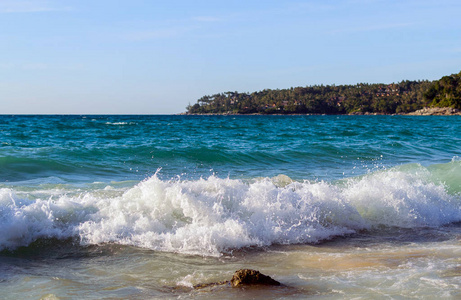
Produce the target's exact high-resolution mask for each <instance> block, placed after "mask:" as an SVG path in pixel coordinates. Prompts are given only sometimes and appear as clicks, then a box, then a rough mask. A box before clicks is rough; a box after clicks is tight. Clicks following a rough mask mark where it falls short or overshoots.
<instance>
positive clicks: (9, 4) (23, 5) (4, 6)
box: [0, 0, 71, 13]
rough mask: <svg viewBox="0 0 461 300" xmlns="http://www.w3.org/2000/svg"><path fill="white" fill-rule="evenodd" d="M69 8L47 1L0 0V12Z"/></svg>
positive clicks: (50, 10) (36, 11)
mask: <svg viewBox="0 0 461 300" xmlns="http://www.w3.org/2000/svg"><path fill="white" fill-rule="evenodd" d="M69 10H71V8H70V7H63V6H56V5H52V4H51V3H49V1H38V0H29V1H21V0H0V13H39V12H52V11H69Z"/></svg>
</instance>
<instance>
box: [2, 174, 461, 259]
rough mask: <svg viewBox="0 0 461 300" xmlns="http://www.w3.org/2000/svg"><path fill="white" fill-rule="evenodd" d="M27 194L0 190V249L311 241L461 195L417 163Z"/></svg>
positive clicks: (415, 215)
mask: <svg viewBox="0 0 461 300" xmlns="http://www.w3.org/2000/svg"><path fill="white" fill-rule="evenodd" d="M281 179H283V180H282V184H280V182H281ZM29 198H32V197H29ZM29 198H28V197H27V195H25V196H22V194H21V197H19V196H18V193H15V192H14V191H13V190H12V189H1V190H0V230H1V232H2V235H0V249H5V248H9V249H14V248H16V247H18V246H25V245H28V244H29V243H31V242H32V241H34V240H35V239H37V238H41V237H57V238H66V237H79V238H80V239H81V242H82V243H86V244H99V243H119V244H126V245H134V246H139V247H146V248H150V249H154V250H159V251H172V252H181V253H190V254H199V255H213V256H219V255H221V254H222V253H226V252H231V251H232V250H234V249H238V248H242V247H248V246H268V245H272V244H294V243H316V242H319V241H322V240H325V239H329V238H332V237H334V236H338V235H345V234H350V233H354V232H356V231H357V230H361V229H370V228H379V227H380V226H383V225H384V226H399V227H406V228H412V227H422V226H441V225H444V224H448V223H451V222H457V221H461V207H460V206H461V197H460V195H459V194H453V193H449V192H447V189H446V187H445V186H444V185H443V184H441V183H438V182H435V181H433V180H432V179H431V174H430V172H429V171H427V170H425V169H424V168H414V169H412V171H408V170H400V169H393V170H388V171H383V172H377V173H374V174H370V175H367V176H364V177H362V178H356V179H350V180H347V181H346V182H345V183H344V182H343V183H341V184H331V183H326V182H307V181H306V182H291V180H288V179H287V178H286V177H283V176H282V177H279V178H275V179H270V178H263V179H259V180H256V181H253V182H250V183H248V182H245V181H242V180H233V179H220V178H217V177H214V176H211V177H209V178H207V179H200V180H195V181H181V180H176V181H164V180H160V179H159V178H158V177H157V176H153V177H151V178H149V179H147V180H145V181H143V182H140V183H139V184H137V185H136V186H134V187H132V188H128V189H127V190H126V191H125V192H124V193H123V194H120V193H110V189H107V188H105V190H104V189H101V190H96V191H92V192H87V193H86V194H82V195H76V196H68V195H66V194H61V195H51V196H50V197H49V198H48V199H40V198H39V199H29Z"/></svg>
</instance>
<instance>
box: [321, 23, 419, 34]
mask: <svg viewBox="0 0 461 300" xmlns="http://www.w3.org/2000/svg"><path fill="white" fill-rule="evenodd" d="M413 25H414V23H391V24H377V25H369V26H361V27H349V28H341V29H338V30H333V31H331V32H330V33H354V32H370V31H381V30H387V29H395V28H403V27H410V26H413Z"/></svg>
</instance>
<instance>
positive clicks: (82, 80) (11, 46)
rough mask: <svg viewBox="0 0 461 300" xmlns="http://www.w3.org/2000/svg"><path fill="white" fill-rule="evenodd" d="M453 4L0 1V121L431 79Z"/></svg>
mask: <svg viewBox="0 0 461 300" xmlns="http://www.w3.org/2000/svg"><path fill="white" fill-rule="evenodd" d="M460 16H461V1H459V0H408V1H405V0H399V1H393V0H387V1H384V0H344V1H339V0H338V1H328V0H326V1H301V0H298V1H290V0H287V1H273V0H265V1H256V0H245V1H241V0H229V1H203V0H194V1H185V0H168V1H155V0H152V1H147V0H144V1H143V0H130V1H123V0H121V1H114V0H112V1H107V0H92V1H89V0H59V1H58V0H48V1H45V0H27V1H26V0H24V1H23V0H0V28H1V30H0V49H1V51H0V54H1V55H0V104H1V106H0V113H1V114H23V113H26V114H43V113H51V114H170V113H180V112H183V111H185V107H186V105H187V104H189V103H191V104H194V103H195V101H196V100H197V99H198V98H200V97H201V96H203V95H210V94H214V93H219V92H226V91H239V92H253V91H258V90H262V89H266V88H267V89H277V88H289V87H294V86H307V85H314V84H355V83H360V82H368V83H391V82H398V81H401V80H403V79H409V80H418V79H429V80H434V79H438V78H440V77H442V76H444V75H449V74H452V73H458V72H459V71H460V70H461V21H459V20H460Z"/></svg>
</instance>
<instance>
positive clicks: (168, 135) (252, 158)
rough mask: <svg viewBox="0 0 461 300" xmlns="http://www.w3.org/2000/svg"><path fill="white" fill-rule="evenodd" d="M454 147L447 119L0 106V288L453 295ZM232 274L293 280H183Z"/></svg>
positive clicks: (11, 295)
mask: <svg viewBox="0 0 461 300" xmlns="http://www.w3.org/2000/svg"><path fill="white" fill-rule="evenodd" d="M460 156H461V118H459V117H457V116H447V117H442V116H440V117H438V116H437V117H435V116H434V117H421V116H416V117H409V116H0V232H1V235H0V295H1V296H2V298H7V299H17V298H42V297H44V298H47V297H48V298H49V299H53V298H54V299H55V298H64V299H66V298H94V299H99V298H111V299H112V298H120V299H126V298H139V297H142V298H156V297H170V298H178V297H179V298H181V297H186V298H215V297H219V298H228V299H230V298H235V297H249V298H252V297H253V298H260V297H261V298H266V297H267V296H270V295H271V296H273V297H277V298H299V299H304V298H306V297H311V298H328V299H329V298H338V299H340V298H344V297H345V295H346V296H350V297H351V298H353V297H364V298H383V299H386V298H389V297H403V298H405V297H417V298H428V299H430V298H431V297H430V296H434V295H443V296H444V297H446V298H456V297H457V296H460V294H459V292H458V291H459V288H460V287H461V277H460V276H461V271H460V270H461V260H460V259H459V257H460V256H459V254H461V245H460V244H459V240H460V239H461V227H460V226H459V224H460V222H461V194H460V193H461V159H460ZM240 267H254V268H258V269H260V270H261V271H263V272H264V273H267V274H268V275H271V276H273V277H275V278H276V279H278V280H279V281H282V282H284V283H285V284H287V285H288V286H289V288H284V289H282V290H269V291H265V290H261V289H256V290H254V289H249V290H235V289H234V290H233V289H231V288H227V287H222V288H215V289H211V290H205V291H199V292H197V291H195V290H193V289H192V288H191V286H192V285H194V284H198V283H202V282H210V281H222V280H224V279H228V277H229V276H232V272H233V271H235V270H236V269H238V268H240ZM94 282H97V284H93V283H94ZM90 283H92V284H90ZM442 292H443V294H441V293H442ZM274 295H275V296H274ZM346 298H347V297H346Z"/></svg>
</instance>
